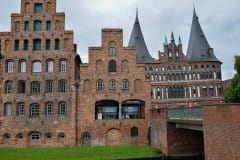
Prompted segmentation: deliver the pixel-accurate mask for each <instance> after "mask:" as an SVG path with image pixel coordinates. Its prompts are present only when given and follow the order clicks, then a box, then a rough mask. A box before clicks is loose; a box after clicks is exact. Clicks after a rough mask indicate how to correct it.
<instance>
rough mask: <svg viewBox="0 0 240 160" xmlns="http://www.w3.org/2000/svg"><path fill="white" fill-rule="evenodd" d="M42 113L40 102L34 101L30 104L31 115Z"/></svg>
mask: <svg viewBox="0 0 240 160" xmlns="http://www.w3.org/2000/svg"><path fill="white" fill-rule="evenodd" d="M39 115H40V107H39V104H37V103H34V104H31V105H30V117H33V116H39Z"/></svg>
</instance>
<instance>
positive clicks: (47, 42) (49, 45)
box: [45, 39, 51, 51]
mask: <svg viewBox="0 0 240 160" xmlns="http://www.w3.org/2000/svg"><path fill="white" fill-rule="evenodd" d="M45 49H46V50H47V51H49V50H50V49H51V40H50V39H46V46H45Z"/></svg>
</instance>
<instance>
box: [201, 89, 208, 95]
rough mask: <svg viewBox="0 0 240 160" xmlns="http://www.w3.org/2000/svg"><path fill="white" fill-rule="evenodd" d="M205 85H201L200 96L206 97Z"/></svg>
mask: <svg viewBox="0 0 240 160" xmlns="http://www.w3.org/2000/svg"><path fill="white" fill-rule="evenodd" d="M207 96H208V95H207V87H205V86H203V87H202V97H207Z"/></svg>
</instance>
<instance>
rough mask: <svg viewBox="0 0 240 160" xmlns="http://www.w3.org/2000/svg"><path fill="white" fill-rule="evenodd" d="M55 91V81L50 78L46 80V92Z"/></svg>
mask: <svg viewBox="0 0 240 160" xmlns="http://www.w3.org/2000/svg"><path fill="white" fill-rule="evenodd" d="M52 92H53V81H52V80H48V81H47V82H46V93H52Z"/></svg>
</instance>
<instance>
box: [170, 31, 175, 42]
mask: <svg viewBox="0 0 240 160" xmlns="http://www.w3.org/2000/svg"><path fill="white" fill-rule="evenodd" d="M171 41H175V38H174V34H173V31H172V33H171Z"/></svg>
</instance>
